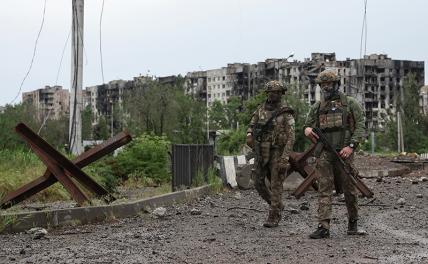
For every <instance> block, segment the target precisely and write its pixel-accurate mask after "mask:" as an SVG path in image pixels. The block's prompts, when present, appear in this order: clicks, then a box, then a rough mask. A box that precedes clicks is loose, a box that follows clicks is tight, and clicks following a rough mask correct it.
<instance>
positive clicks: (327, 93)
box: [321, 83, 339, 99]
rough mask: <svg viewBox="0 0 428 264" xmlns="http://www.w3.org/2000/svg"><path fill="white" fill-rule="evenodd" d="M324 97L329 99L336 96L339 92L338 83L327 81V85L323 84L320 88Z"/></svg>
mask: <svg viewBox="0 0 428 264" xmlns="http://www.w3.org/2000/svg"><path fill="white" fill-rule="evenodd" d="M321 90H322V92H323V95H324V98H325V99H329V98H332V97H334V96H336V95H337V94H338V92H339V85H337V84H335V83H328V84H327V85H323V86H322V88H321Z"/></svg>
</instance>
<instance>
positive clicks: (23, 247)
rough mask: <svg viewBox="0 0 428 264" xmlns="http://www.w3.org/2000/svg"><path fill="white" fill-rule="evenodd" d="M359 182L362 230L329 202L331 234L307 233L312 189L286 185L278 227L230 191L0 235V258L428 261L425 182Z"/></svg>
mask: <svg viewBox="0 0 428 264" xmlns="http://www.w3.org/2000/svg"><path fill="white" fill-rule="evenodd" d="M425 176H426V175H425ZM412 180H413V182H412ZM365 182H366V183H367V184H368V185H369V187H371V188H372V189H373V191H374V192H375V199H374V200H373V199H360V204H361V205H364V206H361V207H360V208H361V209H360V214H361V220H360V221H359V222H360V226H362V227H363V228H364V229H365V230H366V231H367V232H368V235H367V236H363V237H349V236H347V235H346V227H347V218H346V212H345V211H346V207H345V206H344V205H343V204H342V203H341V202H339V201H335V204H336V205H335V206H334V208H333V210H334V212H333V214H334V219H333V220H332V229H331V238H329V239H324V240H311V239H309V238H308V234H309V233H310V232H312V231H313V230H314V229H315V227H316V197H317V196H316V193H314V192H308V193H307V194H306V195H305V196H304V197H303V198H302V199H300V200H296V199H295V198H293V197H290V196H289V193H287V192H286V193H285V194H284V203H285V205H286V208H285V211H284V212H283V220H282V221H281V222H280V226H279V227H277V228H274V229H267V228H264V227H262V223H263V221H264V219H265V217H266V214H267V208H268V207H267V205H265V204H264V203H263V202H262V200H261V198H260V197H259V196H258V195H257V194H256V192H255V191H254V190H248V191H231V192H225V193H221V194H216V195H212V196H210V197H206V198H203V199H200V200H199V201H196V202H194V203H191V204H179V205H176V206H170V207H166V212H165V214H164V215H163V216H156V217H155V216H153V215H152V214H150V213H144V214H142V215H141V216H139V217H135V218H130V219H124V220H117V221H114V222H110V223H104V224H99V225H86V226H80V227H68V228H63V229H56V230H49V233H48V234H47V235H46V236H45V237H43V238H41V239H37V240H35V239H33V237H32V235H31V234H24V233H23V234H13V235H0V244H1V245H2V247H1V249H0V263H311V262H314V263H428V220H427V219H428V217H427V212H428V182H423V181H421V180H420V176H419V177H405V178H402V177H398V178H383V179H382V180H377V179H366V180H365ZM415 182H417V183H415ZM420 195H422V197H421V198H420ZM399 198H404V204H403V205H398V204H397V202H398V199H399ZM302 204H305V205H307V207H305V206H303V207H302Z"/></svg>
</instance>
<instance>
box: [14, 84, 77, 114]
mask: <svg viewBox="0 0 428 264" xmlns="http://www.w3.org/2000/svg"><path fill="white" fill-rule="evenodd" d="M22 101H23V102H24V103H31V104H32V105H34V107H35V108H36V114H37V117H38V118H39V119H40V120H42V119H44V118H46V117H48V118H49V119H59V118H60V117H61V116H62V115H68V112H69V105H70V98H69V92H68V90H64V89H62V86H45V88H41V89H37V90H35V91H31V92H25V93H22Z"/></svg>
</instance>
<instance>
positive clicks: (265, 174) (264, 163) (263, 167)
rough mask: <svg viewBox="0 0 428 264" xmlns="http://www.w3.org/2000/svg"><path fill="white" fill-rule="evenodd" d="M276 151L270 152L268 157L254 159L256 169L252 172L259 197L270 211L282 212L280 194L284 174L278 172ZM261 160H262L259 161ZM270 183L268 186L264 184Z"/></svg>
mask: <svg viewBox="0 0 428 264" xmlns="http://www.w3.org/2000/svg"><path fill="white" fill-rule="evenodd" d="M278 157H279V154H278V152H277V151H271V154H270V157H269V158H267V157H263V158H261V157H256V162H255V165H256V168H255V170H253V173H255V175H253V179H255V187H256V190H257V192H258V193H259V195H260V196H261V197H262V198H263V199H264V200H265V201H266V202H267V203H268V204H270V207H271V209H272V210H280V211H281V210H282V209H283V207H284V206H283V203H282V192H283V187H282V185H283V182H284V174H280V173H279V171H278V162H277V160H278ZM260 159H262V160H260ZM267 181H268V182H270V186H268V185H267V184H266V182H267Z"/></svg>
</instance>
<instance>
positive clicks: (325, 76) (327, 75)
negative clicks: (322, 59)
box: [315, 70, 340, 83]
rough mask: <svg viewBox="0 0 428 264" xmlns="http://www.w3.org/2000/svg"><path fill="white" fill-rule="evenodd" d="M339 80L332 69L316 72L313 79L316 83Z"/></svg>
mask: <svg viewBox="0 0 428 264" xmlns="http://www.w3.org/2000/svg"><path fill="white" fill-rule="evenodd" d="M338 81H340V78H339V76H337V73H336V72H335V71H333V70H324V71H322V72H321V73H320V74H318V76H317V78H316V79H315V82H316V83H324V82H338Z"/></svg>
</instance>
